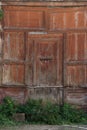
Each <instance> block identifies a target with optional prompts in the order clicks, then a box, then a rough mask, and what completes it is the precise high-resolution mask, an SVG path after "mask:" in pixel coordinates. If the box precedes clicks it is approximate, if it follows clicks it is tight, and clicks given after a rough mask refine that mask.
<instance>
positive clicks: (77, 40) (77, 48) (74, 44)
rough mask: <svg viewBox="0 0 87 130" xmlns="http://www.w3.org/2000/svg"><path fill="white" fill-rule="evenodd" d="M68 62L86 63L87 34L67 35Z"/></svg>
mask: <svg viewBox="0 0 87 130" xmlns="http://www.w3.org/2000/svg"><path fill="white" fill-rule="evenodd" d="M66 60H67V61H86V60H87V33H85V32H83V33H70V34H67V40H66Z"/></svg>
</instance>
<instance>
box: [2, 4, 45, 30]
mask: <svg viewBox="0 0 87 130" xmlns="http://www.w3.org/2000/svg"><path fill="white" fill-rule="evenodd" d="M4 8H5V10H4V16H5V17H4V27H5V28H9V29H10V28H12V29H14V28H15V29H20V28H21V29H30V30H31V29H34V30H35V29H36V30H44V29H45V27H46V25H45V22H46V21H45V10H44V9H39V8H29V7H26V8H25V7H23V6H22V7H16V6H12V7H11V6H8V7H7V8H6V7H4Z"/></svg>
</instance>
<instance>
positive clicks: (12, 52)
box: [3, 32, 25, 61]
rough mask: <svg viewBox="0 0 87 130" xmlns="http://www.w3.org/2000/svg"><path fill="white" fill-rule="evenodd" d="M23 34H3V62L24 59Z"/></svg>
mask: <svg viewBox="0 0 87 130" xmlns="http://www.w3.org/2000/svg"><path fill="white" fill-rule="evenodd" d="M24 48H25V45H24V33H22V32H4V49H3V52H4V56H3V58H4V60H14V61H18V60H19V61H23V60H24V59H25V49H24Z"/></svg>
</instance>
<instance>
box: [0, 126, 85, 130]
mask: <svg viewBox="0 0 87 130" xmlns="http://www.w3.org/2000/svg"><path fill="white" fill-rule="evenodd" d="M0 130H87V125H84V126H76V125H75V126H71V125H70V126H69V125H63V126H58V125H22V126H14V127H4V128H0Z"/></svg>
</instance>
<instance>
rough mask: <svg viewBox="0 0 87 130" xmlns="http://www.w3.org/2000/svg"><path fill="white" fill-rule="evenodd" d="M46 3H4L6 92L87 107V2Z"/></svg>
mask: <svg viewBox="0 0 87 130" xmlns="http://www.w3.org/2000/svg"><path fill="white" fill-rule="evenodd" d="M37 3H38V2H37ZM44 4H45V3H43V4H42V3H40V2H39V3H38V6H39V7H37V4H36V5H35V4H33V6H34V7H32V2H30V6H29V5H27V6H26V4H25V6H22V5H19V6H16V5H12V6H11V5H4V6H3V9H4V20H3V39H4V42H3V49H1V50H2V51H1V52H2V53H3V55H2V57H1V63H2V66H1V67H0V71H1V76H0V77H1V80H0V84H1V86H2V88H1V93H2V96H1V97H3V94H4V93H3V92H2V91H3V89H4V90H5V95H7V94H6V93H9V94H8V95H10V96H11V94H12V96H13V97H16V98H17V97H18V100H19V97H21V99H20V100H21V101H25V99H27V98H29V97H31V98H43V99H45V100H46V99H49V100H50V99H51V100H52V101H56V102H59V103H61V102H62V100H64V99H65V101H66V102H69V103H72V104H77V105H83V106H84V107H86V106H87V7H73V8H70V7H67V8H64V7H62V5H61V7H62V8H59V7H57V6H56V5H58V2H56V4H55V6H54V7H52V4H51V3H50V2H47V4H48V5H49V7H47V6H46V5H44ZM50 6H51V7H52V8H51V7H50ZM68 6H69V5H68ZM1 46H2V45H1ZM1 48H2V47H1ZM3 87H5V88H3ZM7 88H8V89H7ZM63 90H65V91H64V92H65V97H64V95H63ZM8 91H9V92H8ZM25 95H26V96H25ZM21 101H20V102H21ZM80 101H81V103H78V102H80Z"/></svg>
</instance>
